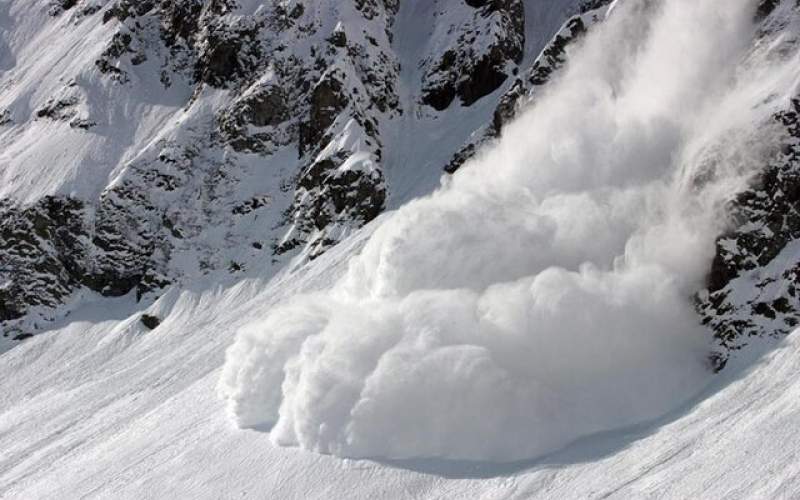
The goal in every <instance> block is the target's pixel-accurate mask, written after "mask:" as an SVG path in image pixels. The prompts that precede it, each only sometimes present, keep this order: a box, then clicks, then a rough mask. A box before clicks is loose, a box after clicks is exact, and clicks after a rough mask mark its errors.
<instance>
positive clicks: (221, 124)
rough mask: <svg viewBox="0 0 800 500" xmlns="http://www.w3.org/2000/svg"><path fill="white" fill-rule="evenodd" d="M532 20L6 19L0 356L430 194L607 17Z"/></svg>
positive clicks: (35, 6)
mask: <svg viewBox="0 0 800 500" xmlns="http://www.w3.org/2000/svg"><path fill="white" fill-rule="evenodd" d="M529 3H530V5H525V4H524V3H523V2H522V1H521V0H509V1H492V2H455V3H454V2H415V3H410V4H409V5H405V6H401V5H399V4H398V2H391V1H390V2H377V1H374V0H373V1H363V0H352V1H351V0H347V1H335V2H334V1H313V2H310V1H282V2H260V1H241V0H237V1H232V0H231V1H220V2H208V1H206V2H203V1H197V0H182V1H166V0H165V1H135V2H134V1H119V2H98V1H84V0H81V1H63V2H55V3H53V2H46V1H38V2H29V1H25V2H21V1H20V2H5V3H4V4H3V5H4V7H3V9H4V12H5V14H4V16H5V17H4V19H5V22H4V30H5V34H4V37H3V44H2V50H3V53H2V55H3V73H2V76H1V77H0V80H2V89H3V90H2V95H0V110H2V116H3V125H2V130H1V131H0V134H1V136H0V142H2V146H3V147H2V150H3V159H2V165H1V166H2V179H3V180H2V188H0V189H1V190H2V191H0V196H2V218H1V219H0V220H2V227H3V232H2V239H0V249H2V255H3V260H4V265H3V267H2V271H1V272H2V282H3V283H4V286H3V288H2V289H0V294H1V295H0V297H1V298H2V300H0V321H2V324H3V325H4V328H5V330H6V334H7V336H10V337H17V336H22V337H26V336H27V335H30V334H31V333H35V332H37V331H41V330H42V329H46V328H47V327H48V326H47V323H48V322H49V321H52V320H53V319H55V318H58V317H63V316H64V315H65V314H67V313H68V312H69V311H70V310H71V309H72V308H73V307H74V306H75V305H76V304H80V303H81V302H82V301H83V300H85V298H86V297H88V296H91V294H92V293H99V294H101V295H103V296H109V297H115V296H122V295H126V294H128V293H131V292H135V293H136V295H137V297H138V298H141V299H144V300H145V301H151V300H152V299H153V298H154V297H157V296H158V295H159V294H160V293H161V292H162V291H163V290H164V288H165V287H168V286H170V285H173V286H182V285H186V284H187V283H192V282H194V281H196V280H198V279H203V278H207V280H208V281H213V282H232V281H235V280H238V279H241V278H242V277H244V276H251V275H254V274H255V275H258V276H264V275H265V268H271V269H273V270H277V269H280V268H282V267H284V266H286V265H295V266H296V265H298V264H299V263H302V262H304V261H306V260H308V259H313V258H314V257H317V256H318V255H320V254H321V253H322V252H323V251H324V250H325V249H327V248H329V247H330V246H331V245H333V244H335V243H336V242H338V241H341V240H342V239H343V238H345V237H347V235H349V234H351V233H352V231H353V230H355V229H358V228H359V227H361V226H362V225H363V224H365V223H366V222H369V221H370V220H372V219H374V218H375V217H376V216H377V215H378V214H380V213H381V212H383V211H384V210H386V209H387V208H392V207H397V206H399V205H400V204H402V203H403V202H405V201H407V200H409V199H411V198H413V197H414V196H417V195H419V194H421V193H425V192H429V191H430V190H432V189H433V188H434V187H435V185H436V184H437V183H438V179H439V177H440V176H441V175H442V174H443V173H444V169H445V168H447V169H449V170H454V169H455V168H456V166H457V165H458V164H460V163H461V162H463V161H464V160H465V159H466V158H467V157H469V156H470V155H472V154H473V153H474V151H475V146H476V144H479V143H483V142H486V141H487V139H488V138H489V137H493V136H496V135H497V132H498V130H499V127H500V125H501V123H502V121H504V120H505V118H507V117H508V116H509V115H510V114H511V112H512V111H511V110H512V109H513V106H514V104H515V103H516V101H517V100H518V97H519V95H520V94H521V93H522V90H523V89H524V88H525V87H526V86H530V85H532V84H529V82H537V84H541V83H543V82H544V81H545V80H546V79H547V72H548V71H550V68H552V67H554V66H558V65H559V64H560V63H561V62H563V45H564V43H563V42H561V41H558V42H557V44H556V46H553V47H551V48H550V52H552V53H550V52H548V53H547V54H545V55H544V56H543V57H538V56H539V54H540V52H541V50H542V49H543V47H544V46H545V45H546V44H547V43H548V41H549V40H550V39H551V37H552V36H553V34H554V33H555V32H556V31H558V29H559V26H560V25H561V24H562V23H563V22H564V21H565V19H567V18H569V17H570V16H571V15H573V14H576V13H578V12H583V11H587V10H591V9H594V10H592V12H593V14H586V15H585V16H584V18H583V19H586V18H587V17H588V18H591V19H596V18H599V16H600V15H601V14H602V12H599V11H598V10H597V7H598V6H597V5H589V4H587V3H586V2H579V1H577V0H571V1H559V2H546V3H544V4H542V3H541V2H529ZM601 3H603V2H601ZM572 22H573V24H575V23H577V24H579V25H580V26H583V25H584V21H581V18H575V20H573V21H572ZM581 29H582V28H581ZM567 30H568V32H567V36H568V37H570V36H573V35H574V34H575V35H576V34H577V32H578V31H579V29H578V28H568V29H567ZM573 32H574V33H573ZM559 40H560V39H559ZM560 54H562V55H560ZM501 101H502V106H501V105H500V104H501ZM293 259H294V264H290V262H292V260H293ZM253 270H255V272H254V273H253V272H251V271H253ZM273 272H274V271H273Z"/></svg>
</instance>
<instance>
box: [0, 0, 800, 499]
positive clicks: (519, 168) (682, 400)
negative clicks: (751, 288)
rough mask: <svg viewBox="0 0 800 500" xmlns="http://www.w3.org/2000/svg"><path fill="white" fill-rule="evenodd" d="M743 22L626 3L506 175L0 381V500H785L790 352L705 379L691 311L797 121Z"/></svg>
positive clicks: (706, 8) (468, 171)
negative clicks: (753, 190) (734, 218)
mask: <svg viewBox="0 0 800 500" xmlns="http://www.w3.org/2000/svg"><path fill="white" fill-rule="evenodd" d="M754 8H755V2H754V1H749V0H704V1H702V2H697V1H690V0H665V1H663V2H621V3H618V4H617V5H616V6H615V7H614V8H613V9H612V11H611V14H610V16H609V18H608V19H607V20H606V21H605V22H604V23H602V24H601V25H600V26H599V27H598V28H597V29H596V30H595V31H593V32H591V33H590V34H589V36H588V37H587V38H586V39H585V41H584V42H583V44H582V46H581V47H579V48H578V49H575V50H574V52H573V53H571V63H570V65H569V67H568V68H567V69H566V71H565V72H564V73H563V75H561V77H560V78H559V79H558V80H557V81H556V82H555V83H554V84H553V85H551V86H550V87H549V89H548V91H547V92H546V94H545V95H544V96H542V97H541V98H539V99H537V101H536V103H535V105H534V106H533V107H531V108H530V109H528V110H526V111H525V112H523V114H522V116H521V117H520V119H518V120H517V121H516V122H515V123H514V124H512V125H510V126H509V127H508V128H507V129H506V130H505V132H504V136H503V137H502V138H501V140H500V141H498V143H497V144H496V145H494V146H493V147H492V148H491V149H489V150H487V151H484V152H483V153H482V154H480V155H479V157H478V158H477V159H476V160H474V161H472V162H471V163H470V164H468V165H467V166H465V167H464V168H463V169H461V170H460V171H459V172H458V173H457V174H456V175H455V176H453V177H452V178H448V179H446V180H444V181H443V185H442V186H441V187H440V188H439V189H438V190H437V191H435V192H434V193H432V194H430V195H428V196H426V197H423V198H419V199H416V200H414V201H412V202H410V203H408V204H406V205H404V206H402V207H401V208H399V209H398V210H396V211H394V212H391V213H387V214H385V215H383V216H381V217H379V218H378V219H377V220H375V221H373V222H372V223H371V224H369V225H368V226H367V227H366V228H364V229H363V230H361V231H359V232H357V233H356V234H355V235H353V236H352V237H350V238H349V239H347V240H345V241H344V242H343V243H341V244H339V245H337V246H336V247H334V248H333V249H332V250H330V251H328V252H327V253H325V254H323V255H322V256H321V257H320V258H318V259H316V260H314V261H313V262H311V263H310V264H308V265H306V266H305V267H303V268H301V269H293V270H291V271H289V270H285V271H283V272H281V273H279V274H277V275H276V276H275V277H271V275H272V272H274V270H269V272H267V271H265V277H264V278H262V279H260V278H257V277H256V278H252V279H247V280H244V281H242V282H240V283H238V284H235V285H226V286H221V285H216V284H214V283H210V282H203V281H201V280H198V281H197V282H195V283H194V284H193V285H191V286H189V287H188V288H186V289H181V290H179V289H176V288H173V289H170V290H168V291H167V292H166V293H165V294H164V295H163V296H162V297H161V298H160V299H158V301H156V302H155V303H154V304H152V305H151V306H150V307H148V309H147V310H145V311H142V310H141V305H138V304H137V303H136V302H135V299H134V297H133V296H128V297H123V298H119V299H113V300H111V299H100V298H98V299H97V301H96V302H94V303H89V304H87V305H84V306H81V307H80V308H79V309H77V310H76V311H74V312H73V313H72V314H71V315H70V316H69V317H67V318H65V319H64V320H60V323H58V324H56V325H55V326H54V327H53V329H52V330H51V331H49V332H46V333H45V334H42V335H37V336H35V337H33V338H31V339H29V340H26V341H25V342H23V343H21V344H20V345H19V346H17V347H15V348H13V349H10V350H8V351H7V352H4V353H3V354H2V355H1V356H0V384H2V386H1V387H2V390H0V498H8V499H25V500H28V499H39V498H43V499H44V498H46V499H60V498H109V499H125V498H131V499H142V498H192V499H194V498H214V499H216V498H225V499H228V498H231V499H233V498H277V499H291V498H298V499H303V500H307V499H313V498H318V499H376V498H391V499H394V498H413V499H429V498H430V499H433V498H446V499H465V500H466V499H506V498H521V499H523V498H524V499H528V498H643V497H647V498H650V497H657V498H661V497H665V498H796V497H799V496H800V460H798V459H797V457H796V454H797V453H798V451H797V450H800V433H798V432H797V422H799V421H800V337H798V336H797V335H791V336H789V337H787V338H786V339H784V340H783V342H782V343H780V344H779V345H777V346H776V345H775V344H776V342H773V341H764V342H761V343H758V344H754V345H752V346H750V347H751V349H750V350H749V351H747V353H746V354H745V355H743V356H741V357H739V358H738V359H734V360H733V361H732V362H731V363H730V364H729V366H728V368H727V369H726V370H725V371H724V372H723V373H722V374H720V375H713V374H712V373H711V371H710V369H709V366H708V361H707V356H708V353H709V349H710V333H709V332H708V331H706V330H704V329H703V328H702V327H700V325H698V319H697V315H696V313H695V312H694V310H693V306H692V296H693V294H694V293H696V292H697V291H698V290H700V289H701V288H702V287H703V280H704V275H705V273H706V271H707V269H708V266H709V263H710V259H711V258H712V256H713V252H714V241H715V238H716V236H717V235H718V234H719V233H720V232H721V231H722V230H724V227H725V222H726V214H725V211H724V207H725V204H726V202H727V201H729V200H730V199H731V198H732V197H733V196H734V195H735V194H736V193H737V192H738V190H740V189H741V188H742V187H743V186H744V185H745V184H746V182H747V181H748V180H749V179H750V177H751V176H752V174H753V173H754V172H755V169H756V168H757V167H758V166H763V164H764V161H765V159H767V158H768V157H769V155H771V154H773V153H774V152H775V150H776V148H777V147H778V145H779V143H780V141H781V137H780V136H779V134H778V133H776V131H775V129H774V128H773V127H772V126H771V123H772V120H771V118H770V117H771V116H772V114H773V113H774V112H775V111H776V110H778V109H781V108H782V107H783V106H785V104H786V102H787V100H788V99H789V96H791V95H795V94H796V93H797V92H796V82H797V81H798V78H797V77H798V70H797V69H796V68H800V64H797V63H798V61H797V60H796V59H797V57H796V55H790V56H788V57H792V58H793V59H792V61H790V62H788V63H787V61H786V57H787V56H786V55H785V54H782V55H781V57H777V56H776V55H775V54H774V53H773V49H774V47H773V46H772V45H770V44H759V43H755V42H754V40H755V37H756V33H754V28H753V27H752V23H751V20H752V16H753V11H754ZM765 96H766V97H765ZM142 313H147V314H152V315H155V316H158V317H159V318H161V319H162V323H161V324H160V325H159V326H158V327H157V328H155V329H154V330H149V329H147V328H146V327H145V326H144V325H143V324H142V323H141V321H140V318H141V314H142Z"/></svg>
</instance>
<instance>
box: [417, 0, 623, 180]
mask: <svg viewBox="0 0 800 500" xmlns="http://www.w3.org/2000/svg"><path fill="white" fill-rule="evenodd" d="M478 3H480V5H486V6H488V5H492V4H491V3H489V2H476V5H477V4H478ZM610 3H611V0H592V1H587V2H584V3H582V4H581V7H580V13H579V14H577V15H575V16H573V17H571V18H570V19H569V20H567V22H566V23H565V24H564V25H563V26H562V28H561V30H560V31H559V32H558V33H557V34H556V35H555V37H553V39H552V40H551V41H550V42H549V43H548V44H547V46H546V47H545V48H544V50H542V52H541V53H540V54H539V56H538V57H537V58H536V60H535V61H534V63H533V65H532V66H531V67H530V68H529V69H528V70H527V71H526V73H525V75H524V76H522V75H521V76H520V77H515V79H514V82H513V84H511V85H510V86H509V87H508V90H506V91H505V92H504V93H503V95H502V96H501V97H500V102H499V104H498V106H497V108H496V109H495V111H494V115H493V117H492V121H491V122H490V123H488V124H487V125H486V126H485V127H484V129H483V130H482V131H481V133H479V134H475V138H474V139H472V140H471V141H470V142H467V143H466V144H464V145H463V146H462V148H461V149H460V150H459V151H458V152H456V153H455V154H454V155H453V157H452V158H451V160H450V162H449V163H448V164H447V166H446V167H445V171H446V172H448V173H454V172H456V171H457V170H458V169H459V168H460V167H461V166H462V165H463V164H464V162H466V161H467V160H468V159H470V158H471V157H472V156H473V155H474V154H475V151H477V150H478V149H479V148H480V147H481V146H483V145H485V144H486V143H488V142H490V141H492V140H494V139H496V138H497V137H498V136H499V135H500V132H501V131H502V128H503V126H504V125H505V124H507V123H508V122H510V121H511V120H512V119H513V118H514V117H515V116H516V115H517V112H518V110H519V109H520V107H522V106H525V105H529V104H530V103H531V101H532V100H534V99H535V97H536V95H537V94H538V90H537V89H538V88H540V87H542V86H544V85H546V84H547V83H549V82H550V80H552V78H553V76H554V75H555V74H556V73H557V72H558V71H559V70H560V69H561V68H562V67H563V66H564V65H565V64H566V61H567V49H568V48H569V47H570V46H571V45H573V44H575V43H576V42H577V41H578V40H580V39H581V38H583V36H584V35H585V34H586V33H587V31H588V30H589V28H590V27H591V26H593V25H594V24H597V23H599V22H600V21H601V20H602V17H603V15H604V13H605V10H606V6H607V5H608V4H610ZM470 5H472V4H470ZM502 83H503V82H500V84H502ZM498 85H499V84H498ZM440 91H441V92H442V93H434V94H432V97H433V98H434V99H435V102H432V103H429V104H431V105H432V106H433V107H435V108H437V109H439V108H438V107H440V106H444V107H445V108H446V107H447V106H448V105H449V103H450V101H452V100H453V98H454V96H455V90H453V89H451V88H448V87H443V88H441V89H440Z"/></svg>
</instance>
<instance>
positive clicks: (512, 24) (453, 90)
mask: <svg viewBox="0 0 800 500" xmlns="http://www.w3.org/2000/svg"><path fill="white" fill-rule="evenodd" d="M467 5H469V6H470V7H473V8H475V9H476V10H475V12H474V15H473V16H472V19H471V20H470V21H469V22H467V24H465V25H464V26H461V27H459V35H458V38H457V41H456V42H455V43H454V44H453V46H452V47H451V48H448V49H447V50H445V51H444V52H443V53H442V54H441V55H439V56H438V57H436V58H434V59H432V60H431V61H429V62H428V64H427V66H428V69H427V71H426V72H425V75H424V77H423V85H422V97H421V101H422V103H424V104H427V105H429V106H431V107H433V108H434V109H436V110H438V111H442V110H444V109H447V108H448V107H449V106H450V104H451V103H452V102H453V100H454V99H455V98H456V97H459V98H460V100H461V103H462V104H463V105H464V106H471V105H472V104H473V103H475V102H476V101H477V100H478V99H480V98H482V97H484V96H486V95H489V94H491V93H492V92H494V91H495V90H497V89H498V88H499V87H500V86H501V85H502V84H503V82H505V81H506V79H507V78H508V76H509V74H511V73H512V72H513V71H514V68H516V66H517V65H518V64H519V63H520V62H521V61H522V56H523V51H524V49H525V13H524V7H523V3H522V1H521V0H492V1H485V2H484V1H473V2H467ZM491 25H499V26H501V29H500V30H498V34H497V35H496V36H493V37H491V39H490V40H488V41H487V40H486V37H481V36H479V34H480V33H481V32H482V30H487V29H489V28H488V26H491ZM483 44H486V46H483Z"/></svg>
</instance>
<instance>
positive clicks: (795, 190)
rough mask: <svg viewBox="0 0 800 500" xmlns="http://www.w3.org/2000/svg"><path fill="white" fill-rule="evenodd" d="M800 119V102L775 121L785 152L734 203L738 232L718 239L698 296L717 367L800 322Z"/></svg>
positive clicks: (734, 216)
mask: <svg viewBox="0 0 800 500" xmlns="http://www.w3.org/2000/svg"><path fill="white" fill-rule="evenodd" d="M799 117H800V100H798V99H794V100H793V101H792V103H791V107H790V109H788V110H786V111H785V112H783V113H779V114H778V115H777V116H775V120H776V121H777V122H778V123H779V124H780V125H781V126H782V127H783V128H784V130H785V132H786V141H785V143H784V145H783V149H782V151H781V153H780V154H779V155H777V157H776V158H775V159H774V160H773V161H772V162H770V164H769V165H767V166H766V167H765V169H764V170H763V171H762V173H761V174H760V175H759V176H758V178H757V179H756V180H755V181H754V183H753V185H752V187H751V188H750V189H748V190H747V191H745V192H743V193H741V194H740V195H739V196H738V197H737V198H736V200H734V201H733V203H732V206H731V213H732V219H733V221H734V228H733V229H732V230H730V231H729V232H727V233H726V234H724V235H723V236H721V237H720V238H719V240H718V241H717V251H716V255H715V257H714V261H713V264H712V266H711V270H710V272H709V276H708V290H707V291H704V292H703V293H701V294H700V295H699V296H698V310H699V312H700V314H701V316H702V318H703V322H704V323H705V324H707V325H708V326H710V327H711V328H712V329H713V331H714V332H715V333H714V335H715V338H716V339H717V342H718V346H719V352H718V353H717V354H716V355H715V359H716V362H717V364H718V367H721V366H724V362H725V361H726V360H727V358H728V356H729V355H730V352H731V351H736V350H739V349H741V348H742V347H744V346H746V345H747V343H748V338H750V337H761V336H765V335H771V336H775V335H783V334H786V333H789V332H790V331H791V330H792V329H794V328H795V327H796V326H797V325H798V324H800V289H798V286H797V283H798V279H800V258H798V257H797V253H796V252H793V251H792V250H791V249H792V248H793V247H792V245H794V244H795V242H796V241H798V239H800V118H799ZM787 252H788V253H787ZM766 269H769V271H767V270H766Z"/></svg>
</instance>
